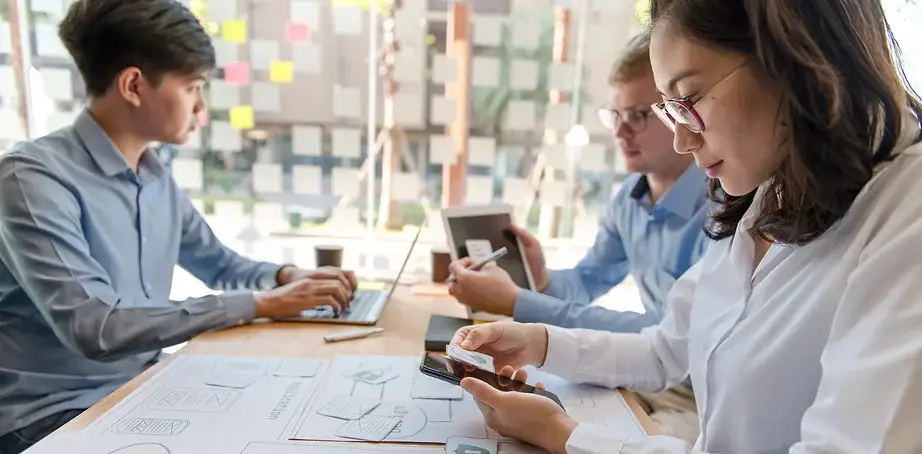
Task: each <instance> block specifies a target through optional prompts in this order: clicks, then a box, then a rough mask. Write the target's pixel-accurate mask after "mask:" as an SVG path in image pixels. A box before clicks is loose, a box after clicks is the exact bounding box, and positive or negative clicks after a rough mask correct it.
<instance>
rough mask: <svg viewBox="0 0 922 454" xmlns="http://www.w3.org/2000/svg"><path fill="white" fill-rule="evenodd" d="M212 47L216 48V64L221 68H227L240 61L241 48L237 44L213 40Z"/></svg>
mask: <svg viewBox="0 0 922 454" xmlns="http://www.w3.org/2000/svg"><path fill="white" fill-rule="evenodd" d="M211 45H212V46H214V55H215V63H217V65H218V66H219V67H224V66H227V65H229V64H231V63H233V62H235V61H240V47H239V46H238V45H237V43H232V42H228V41H224V40H223V39H217V38H213V39H212V40H211Z"/></svg>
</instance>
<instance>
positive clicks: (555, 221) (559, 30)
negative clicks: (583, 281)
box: [538, 7, 571, 238]
mask: <svg viewBox="0 0 922 454" xmlns="http://www.w3.org/2000/svg"><path fill="white" fill-rule="evenodd" d="M570 17H571V13H570V10H568V9H566V8H561V7H557V8H555V10H554V50H553V55H552V59H553V61H554V62H555V63H563V62H566V61H567V47H569V41H570ZM566 98H567V97H566V94H565V93H564V92H563V91H561V90H559V89H556V88H551V91H550V96H549V100H548V102H549V104H561V103H564V102H566ZM557 136H558V137H557V141H558V142H560V141H561V140H562V139H563V134H557ZM556 179H557V169H554V168H552V167H545V168H544V181H546V182H551V181H555V180H556ZM542 198H543V197H542ZM562 212H563V209H562V208H561V207H559V206H551V205H548V204H547V203H546V202H544V201H542V202H541V216H540V217H539V220H538V232H539V233H540V234H541V236H544V237H547V238H556V237H557V236H559V234H560V227H561V225H560V219H561V214H562Z"/></svg>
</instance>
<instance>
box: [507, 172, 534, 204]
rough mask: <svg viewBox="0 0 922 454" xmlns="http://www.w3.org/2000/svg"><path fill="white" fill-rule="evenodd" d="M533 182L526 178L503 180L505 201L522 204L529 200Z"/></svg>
mask: <svg viewBox="0 0 922 454" xmlns="http://www.w3.org/2000/svg"><path fill="white" fill-rule="evenodd" d="M531 190H532V189H531V183H529V182H528V180H526V179H524V178H506V179H504V180H503V203H508V204H510V205H513V206H521V205H522V204H524V203H525V202H526V201H527V200H528V196H529V193H530V192H531Z"/></svg>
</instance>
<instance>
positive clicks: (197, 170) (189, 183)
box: [173, 158, 204, 191]
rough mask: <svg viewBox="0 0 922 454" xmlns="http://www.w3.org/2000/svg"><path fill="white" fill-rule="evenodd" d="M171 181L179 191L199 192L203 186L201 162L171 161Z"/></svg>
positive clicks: (196, 160) (194, 160) (189, 160)
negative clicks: (173, 181)
mask: <svg viewBox="0 0 922 454" xmlns="http://www.w3.org/2000/svg"><path fill="white" fill-rule="evenodd" d="M173 179H174V180H176V185H177V186H179V187H180V188H181V189H186V190H192V191H201V190H202V186H203V184H204V182H203V179H202V161H201V160H200V159H187V158H175V159H173Z"/></svg>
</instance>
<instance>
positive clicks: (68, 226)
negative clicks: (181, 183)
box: [0, 111, 278, 434]
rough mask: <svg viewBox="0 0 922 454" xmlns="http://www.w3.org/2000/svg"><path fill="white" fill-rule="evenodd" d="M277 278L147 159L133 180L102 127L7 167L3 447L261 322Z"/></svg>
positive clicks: (0, 375) (0, 280)
mask: <svg viewBox="0 0 922 454" xmlns="http://www.w3.org/2000/svg"><path fill="white" fill-rule="evenodd" d="M177 263H178V264H179V265H181V266H182V267H184V268H185V269H187V270H188V271H189V272H191V273H192V274H193V275H195V276H196V277H198V278H199V279H201V280H202V281H203V282H205V283H206V284H207V285H208V286H209V287H212V288H216V289H224V290H233V289H244V288H251V289H257V288H268V287H271V286H273V285H274V284H275V280H274V277H275V273H276V272H277V270H278V265H274V264H269V263H259V262H254V261H251V260H248V259H245V258H243V257H241V256H239V255H237V254H235V253H234V252H233V251H231V250H230V249H228V248H226V247H224V246H223V245H222V244H221V243H220V242H219V241H218V240H217V238H215V236H214V234H213V233H212V231H211V229H209V228H208V225H207V224H206V223H205V221H204V220H203V219H202V217H201V216H200V215H199V213H198V212H197V211H196V209H195V208H194V207H193V206H192V203H191V201H190V200H189V199H188V198H187V197H186V196H185V195H184V194H183V192H182V191H181V190H180V189H179V188H178V187H177V186H176V183H175V182H174V180H173V178H172V177H171V176H170V174H169V173H168V172H166V171H165V170H164V168H163V166H162V165H161V164H160V163H159V162H158V161H157V159H156V157H155V156H153V155H152V154H151V153H150V152H149V151H148V152H145V153H144V155H143V157H142V159H141V163H140V166H139V171H138V172H137V173H135V172H134V171H133V170H131V169H130V167H129V166H128V164H127V162H126V161H125V159H124V158H123V156H122V155H121V153H119V152H118V150H117V149H116V148H115V146H114V145H113V144H112V142H111V141H110V140H109V138H108V136H107V135H106V134H105V133H104V132H103V130H102V129H101V128H100V127H99V125H98V124H97V123H96V122H95V121H94V120H93V118H92V116H91V115H90V114H89V113H88V112H86V111H84V112H83V113H81V114H80V115H79V117H78V118H77V120H76V122H75V124H74V125H73V126H72V127H68V128H64V129H62V130H59V131H57V132H54V133H52V134H51V135H49V136H46V137H43V138H40V139H38V140H35V141H31V142H24V143H21V144H19V145H17V146H16V147H15V148H14V149H13V150H11V151H10V152H9V153H8V154H5V155H3V156H2V158H0V434H5V433H8V432H10V431H13V430H16V429H18V428H21V427H24V426H27V425H29V424H30V423H32V422H34V421H36V420H38V419H41V418H43V417H46V416H48V415H51V414H54V413H57V412H60V411H63V410H68V409H85V408H88V407H90V406H92V405H93V404H94V403H96V402H97V401H98V400H100V399H101V398H103V397H105V396H106V395H108V394H109V393H111V392H112V391H114V390H115V389H117V388H118V387H119V386H121V385H123V384H124V383H126V382H127V381H128V380H130V379H131V378H133V377H134V376H135V375H137V374H138V373H139V372H140V371H142V370H143V369H144V368H145V367H147V366H148V365H150V364H151V362H152V361H155V359H156V358H157V356H158V353H159V350H160V349H161V348H163V347H166V346H170V345H175V344H177V343H180V342H183V341H186V340H189V339H190V338H192V337H193V336H195V335H197V334H199V333H202V332H205V331H209V330H214V329H219V328H225V327H229V326H233V325H237V324H239V323H243V322H246V321H249V320H251V319H252V318H253V316H254V313H255V299H254V297H253V293H252V291H231V292H226V293H224V294H221V295H215V296H206V297H203V298H197V299H190V300H186V301H170V299H169V295H170V288H171V283H172V279H173V270H174V267H175V265H176V264H177Z"/></svg>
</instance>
